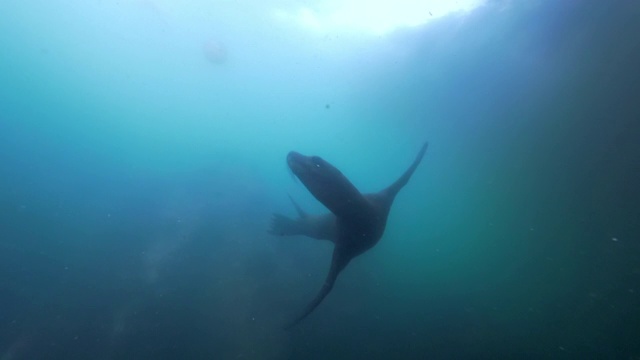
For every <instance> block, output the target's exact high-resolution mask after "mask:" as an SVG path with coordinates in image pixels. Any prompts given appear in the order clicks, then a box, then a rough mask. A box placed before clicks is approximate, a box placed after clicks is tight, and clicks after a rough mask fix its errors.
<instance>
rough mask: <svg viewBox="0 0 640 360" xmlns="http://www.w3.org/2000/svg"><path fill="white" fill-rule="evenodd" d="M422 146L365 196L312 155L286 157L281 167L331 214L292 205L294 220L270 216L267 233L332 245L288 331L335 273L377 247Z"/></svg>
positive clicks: (322, 295) (312, 306) (323, 294)
mask: <svg viewBox="0 0 640 360" xmlns="http://www.w3.org/2000/svg"><path fill="white" fill-rule="evenodd" d="M427 147H428V143H424V145H423V146H422V148H421V149H420V151H419V152H418V155H417V156H416V158H415V160H414V161H413V163H412V164H411V166H409V168H408V169H407V170H406V171H405V172H404V174H402V176H400V178H398V180H396V181H395V182H394V183H393V184H391V185H390V186H388V187H387V188H385V189H383V190H381V191H379V192H377V193H371V194H361V193H360V192H359V191H358V189H356V187H355V186H353V184H351V182H350V181H349V179H347V178H346V177H345V176H344V175H343V174H342V173H341V172H340V170H338V169H336V168H335V167H334V166H333V165H331V164H330V163H328V162H327V161H325V160H324V159H322V158H320V157H318V156H304V155H302V154H300V153H297V152H295V151H292V152H290V153H289V154H288V155H287V165H288V166H289V168H290V169H291V171H292V172H293V174H294V175H295V176H296V177H297V178H298V179H300V181H301V182H302V183H303V184H304V186H305V187H306V188H307V190H309V192H311V194H312V195H313V196H314V197H315V198H316V199H318V201H320V202H321V203H322V204H323V205H324V206H326V207H327V209H329V210H330V211H331V212H330V213H328V214H323V215H317V216H313V215H309V214H307V213H305V212H304V211H303V210H302V208H300V206H298V204H296V202H295V201H293V199H291V201H292V202H293V204H294V206H295V208H296V210H297V212H298V216H299V217H298V218H297V219H290V218H288V217H286V216H283V215H279V214H274V217H273V220H272V223H271V228H270V229H269V233H270V234H273V235H278V236H289V235H305V236H309V237H311V238H314V239H324V240H329V241H332V242H333V243H334V244H335V246H334V250H333V256H332V260H331V267H330V268H329V273H328V274H327V278H326V280H325V282H324V285H323V286H322V289H320V292H319V293H318V294H317V295H316V297H315V298H314V299H313V300H312V301H311V302H310V303H309V305H307V307H306V308H305V309H304V311H302V313H300V315H298V316H297V317H296V318H295V319H294V320H293V321H291V322H290V323H289V324H287V325H286V326H285V329H289V328H291V327H292V326H294V325H296V324H298V323H299V322H300V321H301V320H302V319H304V318H305V317H306V316H307V315H309V314H310V313H311V312H312V311H313V310H314V309H315V308H316V307H317V306H318V305H319V304H320V302H322V300H323V299H324V298H325V297H326V296H327V294H329V292H330V291H331V289H332V288H333V284H334V283H335V281H336V278H337V277H338V274H340V272H341V271H342V270H344V268H345V267H346V266H347V264H349V261H351V259H353V258H354V257H356V256H358V255H360V254H362V253H364V252H365V251H367V250H369V249H371V248H372V247H373V246H374V245H375V244H377V243H378V241H379V240H380V238H381V237H382V234H383V233H384V229H385V227H386V224H387V217H388V215H389V210H390V209H391V204H392V203H393V200H394V198H395V197H396V195H397V194H398V191H400V189H402V188H403V187H404V186H405V185H406V184H407V182H408V181H409V178H411V175H413V172H414V171H415V170H416V168H417V167H418V165H419V164H420V161H421V160H422V158H423V157H424V154H425V152H426V151H427Z"/></svg>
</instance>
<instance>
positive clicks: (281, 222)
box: [268, 214, 303, 236]
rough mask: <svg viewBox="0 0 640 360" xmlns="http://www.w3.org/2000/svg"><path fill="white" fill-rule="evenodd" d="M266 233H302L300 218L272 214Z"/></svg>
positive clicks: (287, 234)
mask: <svg viewBox="0 0 640 360" xmlns="http://www.w3.org/2000/svg"><path fill="white" fill-rule="evenodd" d="M268 233H269V234H271V235H277V236H291V235H302V234H303V228H302V225H301V224H300V220H298V219H291V218H289V217H286V216H284V215H280V214H273V217H272V218H271V226H270V227H269V230H268Z"/></svg>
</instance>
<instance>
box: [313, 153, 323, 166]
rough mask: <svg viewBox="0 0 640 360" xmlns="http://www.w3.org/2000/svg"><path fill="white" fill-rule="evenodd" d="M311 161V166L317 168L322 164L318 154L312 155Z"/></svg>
mask: <svg viewBox="0 0 640 360" xmlns="http://www.w3.org/2000/svg"><path fill="white" fill-rule="evenodd" d="M311 163H312V164H313V166H315V167H317V168H319V167H320V165H321V164H322V159H320V157H319V156H312V157H311Z"/></svg>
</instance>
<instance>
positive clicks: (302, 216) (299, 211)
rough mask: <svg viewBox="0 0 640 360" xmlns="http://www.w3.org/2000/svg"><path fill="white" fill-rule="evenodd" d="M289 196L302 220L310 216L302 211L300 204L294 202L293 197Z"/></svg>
mask: <svg viewBox="0 0 640 360" xmlns="http://www.w3.org/2000/svg"><path fill="white" fill-rule="evenodd" d="M287 195H288V196H289V200H291V203H292V204H293V207H294V208H296V212H298V216H299V217H300V218H301V219H304V218H306V217H307V216H308V215H307V213H306V212H305V211H304V210H302V208H301V207H300V205H298V203H297V202H296V201H295V200H293V197H291V195H289V194H287Z"/></svg>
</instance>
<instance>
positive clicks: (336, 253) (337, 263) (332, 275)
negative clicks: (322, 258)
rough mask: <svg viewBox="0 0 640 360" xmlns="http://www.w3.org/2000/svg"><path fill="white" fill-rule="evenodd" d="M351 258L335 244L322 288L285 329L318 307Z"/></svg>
mask: <svg viewBox="0 0 640 360" xmlns="http://www.w3.org/2000/svg"><path fill="white" fill-rule="evenodd" d="M351 259H352V256H350V255H349V254H346V253H345V252H344V249H343V248H342V247H341V246H336V247H335V248H334V249H333V257H332V259H331V268H330V269H329V273H328V274H327V278H326V279H325V281H324V284H323V285H322V288H321V289H320V291H319V292H318V294H317V295H316V297H315V298H314V299H313V300H312V301H311V302H310V303H309V305H307V307H306V308H305V309H304V311H303V312H302V313H300V315H298V316H297V317H296V318H295V319H294V320H293V321H291V322H290V323H288V324H287V325H286V326H285V330H289V329H290V328H292V327H293V326H295V325H296V324H298V323H299V322H300V321H302V319H304V318H305V317H307V315H309V314H311V312H312V311H313V310H314V309H315V308H316V307H318V305H320V303H321V302H322V300H324V298H325V297H326V296H327V295H328V294H329V292H331V289H333V284H334V283H335V282H336V279H337V278H338V274H340V272H341V271H342V270H343V269H344V268H345V267H346V266H347V264H349V261H351Z"/></svg>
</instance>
